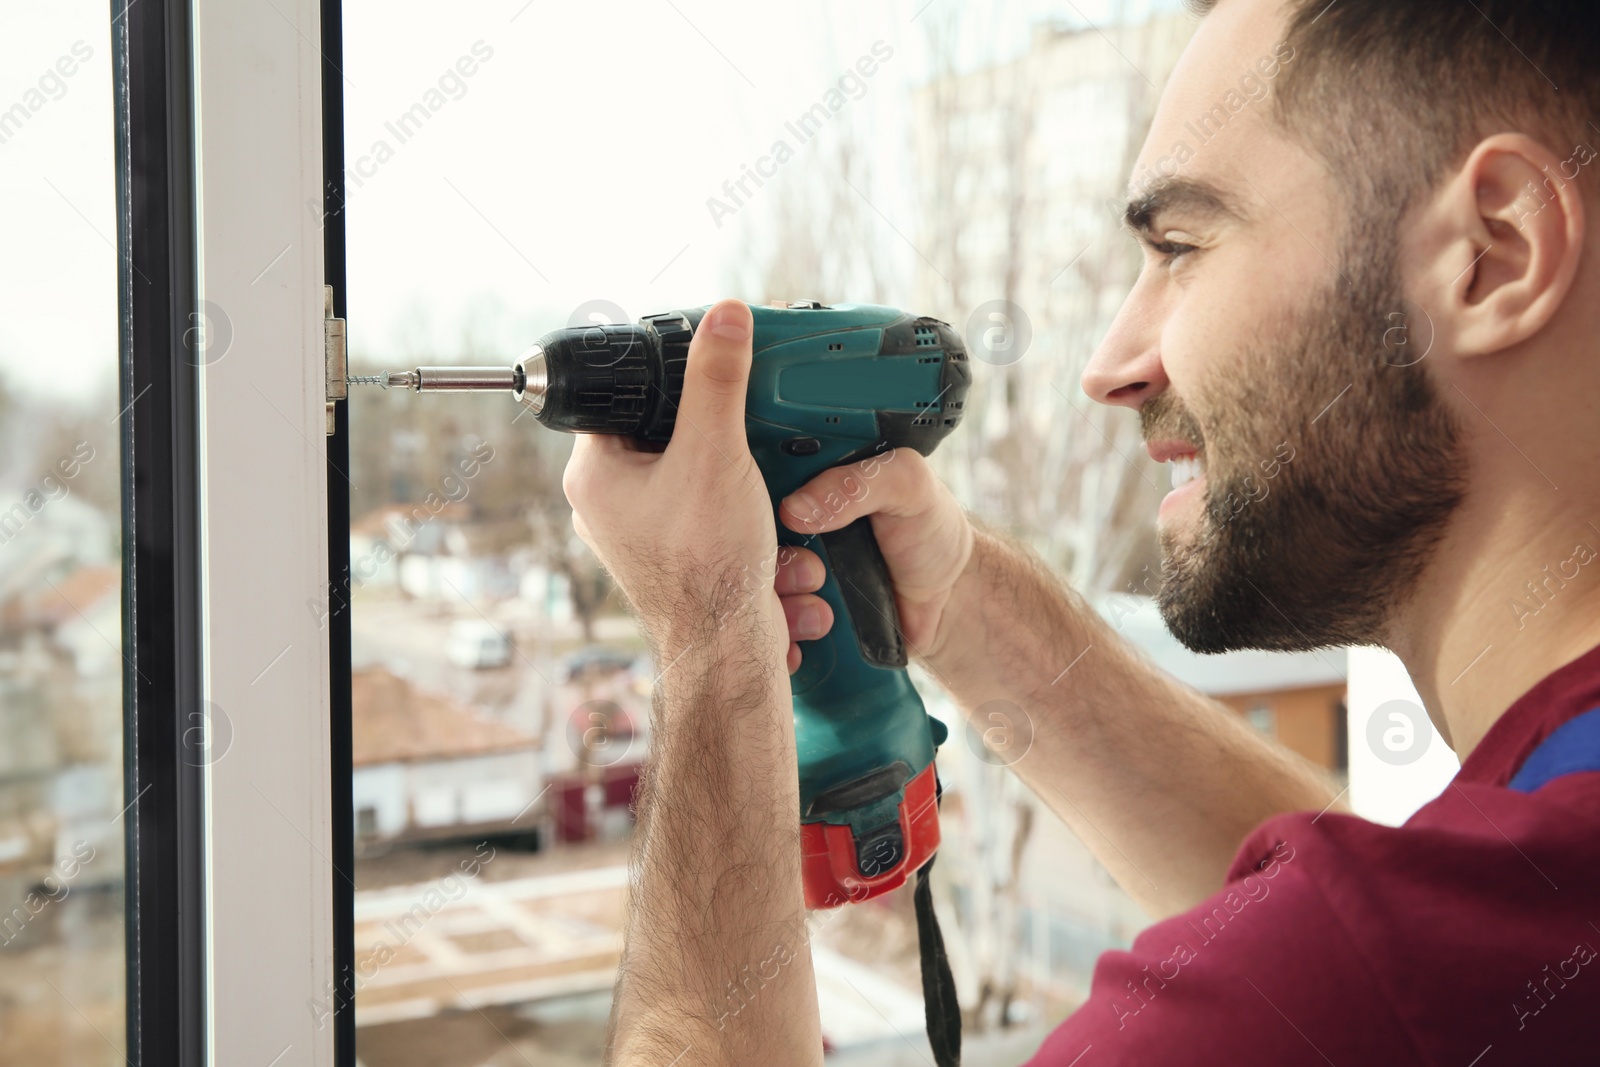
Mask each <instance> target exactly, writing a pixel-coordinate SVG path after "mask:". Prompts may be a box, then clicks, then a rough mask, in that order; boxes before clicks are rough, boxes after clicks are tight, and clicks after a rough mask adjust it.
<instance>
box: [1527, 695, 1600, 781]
mask: <svg viewBox="0 0 1600 1067" xmlns="http://www.w3.org/2000/svg"><path fill="white" fill-rule="evenodd" d="M1583 771H1600V708H1593V709H1591V710H1589V711H1586V712H1584V713H1583V714H1582V715H1579V716H1578V717H1577V718H1575V719H1568V720H1567V721H1566V722H1564V723H1562V724H1561V725H1560V726H1558V727H1556V729H1555V730H1554V731H1552V732H1551V734H1550V736H1549V737H1547V738H1545V739H1544V740H1543V741H1541V742H1540V743H1539V747H1538V748H1536V749H1534V750H1533V754H1532V755H1531V756H1529V757H1528V758H1527V759H1526V760H1525V761H1524V762H1523V764H1522V767H1521V769H1520V770H1518V771H1517V773H1516V776H1515V777H1513V778H1512V779H1511V783H1510V788H1512V789H1515V790H1517V791H1518V792H1519V793H1531V792H1533V791H1534V790H1535V789H1538V788H1539V787H1540V786H1542V785H1546V784H1548V783H1550V782H1552V781H1554V780H1555V779H1557V778H1560V777H1562V776H1563V775H1568V774H1579V773H1581V772H1583Z"/></svg>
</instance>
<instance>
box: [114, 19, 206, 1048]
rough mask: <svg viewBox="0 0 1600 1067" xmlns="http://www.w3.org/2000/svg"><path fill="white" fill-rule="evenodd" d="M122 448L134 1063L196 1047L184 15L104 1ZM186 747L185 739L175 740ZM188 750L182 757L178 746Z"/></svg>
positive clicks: (194, 566)
mask: <svg viewBox="0 0 1600 1067" xmlns="http://www.w3.org/2000/svg"><path fill="white" fill-rule="evenodd" d="M111 15H112V21H111V37H112V48H111V51H112V67H113V69H112V77H113V99H114V112H115V115H114V122H113V125H114V127H115V138H116V189H117V246H118V265H117V267H118V269H117V289H118V294H117V296H118V356H119V363H120V374H119V378H120V398H119V399H120V403H121V405H122V414H121V427H120V432H121V447H122V568H123V581H122V627H123V635H124V655H123V664H124V665H123V800H124V802H125V803H126V805H127V806H126V808H125V809H124V813H123V815H122V819H123V826H124V831H123V832H124V843H125V849H126V852H125V857H126V858H125V870H126V888H125V903H126V924H127V925H126V927H125V934H124V936H125V938H126V960H127V970H126V980H127V987H126V996H127V999H126V1009H125V1010H126V1022H127V1028H126V1034H127V1052H126V1057H127V1060H128V1062H129V1063H130V1064H131V1065H133V1067H203V1065H204V1063H205V1058H206V1035H207V1024H206V1011H207V1005H206V971H205V912H204V908H205V903H206V901H205V838H204V833H205V823H204V793H203V785H204V766H203V763H204V761H203V759H201V758H194V757H197V756H198V755H199V754H200V753H201V751H202V748H201V744H202V743H203V738H204V734H203V728H204V725H205V722H206V719H205V714H204V704H203V688H202V670H203V659H202V645H201V621H202V620H201V610H202V607H201V558H200V516H201V511H200V477H199V462H200V454H199V438H198V427H199V389H198V380H197V379H198V368H197V367H196V366H195V364H194V362H193V361H192V360H191V359H189V358H187V357H188V356H189V355H190V350H189V349H188V348H187V347H186V346H188V345H190V344H192V343H193V342H194V341H195V339H196V335H195V334H194V333H191V330H194V329H195V328H197V327H198V326H200V325H202V324H203V319H201V318H200V316H199V304H198V289H197V284H198V282H197V267H198V263H197V251H196V247H195V241H196V232H195V226H196V203H195V175H194V164H195V157H194V135H195V123H194V91H193V86H194V77H193V62H192V57H193V47H192V44H193V26H192V24H191V12H190V7H189V4H188V3H187V2H185V0H112V3H111ZM186 742H189V747H188V748H187V749H186V748H185V743H186ZM186 752H187V753H189V754H190V758H186Z"/></svg>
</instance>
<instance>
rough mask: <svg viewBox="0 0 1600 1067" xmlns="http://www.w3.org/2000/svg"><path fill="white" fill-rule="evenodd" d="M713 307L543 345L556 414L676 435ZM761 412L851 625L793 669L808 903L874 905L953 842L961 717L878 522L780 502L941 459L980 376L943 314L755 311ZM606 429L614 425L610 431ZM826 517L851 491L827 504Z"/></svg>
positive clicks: (841, 617)
mask: <svg viewBox="0 0 1600 1067" xmlns="http://www.w3.org/2000/svg"><path fill="white" fill-rule="evenodd" d="M706 310H707V309H706V308H695V309H692V310H685V311H676V312H667V313H665V314H661V315H651V316H647V317H646V318H644V319H643V320H641V321H640V322H639V323H638V324H632V325H620V326H610V325H604V326H595V327H575V328H570V329H567V330H560V331H556V332H554V333H552V334H548V335H546V337H545V338H543V339H541V342H540V347H541V349H542V354H543V358H544V366H545V375H546V377H547V380H548V387H547V393H546V396H545V398H544V402H543V404H542V406H541V409H540V410H539V413H538V417H539V419H540V421H541V422H544V423H546V425H549V426H552V427H553V428H556V429H565V430H575V431H578V432H586V431H587V432H595V431H599V432H625V433H632V434H634V435H635V436H638V437H640V438H642V439H647V440H654V441H664V440H667V439H669V438H670V436H671V433H672V430H673V428H674V422H675V415H676V410H677V399H678V396H679V395H680V393H681V389H682V381H683V366H684V362H685V360H686V359H687V352H688V342H689V338H690V337H691V336H692V334H693V331H694V329H695V328H696V327H697V326H698V325H699V321H700V317H701V316H702V315H703V314H704V313H705V311H706ZM751 311H752V313H753V315H754V320H755V335H754V339H753V347H754V362H753V365H752V369H751V375H750V387H749V392H748V395H747V399H746V409H745V419H746V429H747V433H748V440H749V445H750V451H751V454H752V455H753V456H754V457H755V461H756V464H757V466H758V467H759V468H760V470H761V474H762V477H763V479H764V480H765V482H766V487H767V492H768V495H769V496H770V498H771V501H772V506H773V509H774V517H775V519H776V524H777V530H778V541H779V543H780V544H786V545H804V546H805V547H807V548H809V549H811V550H812V551H814V552H816V553H817V555H818V556H820V557H821V558H822V561H823V562H824V564H825V565H826V566H827V580H826V582H825V583H824V584H823V586H822V588H821V590H820V591H819V595H820V596H821V597H822V598H823V599H824V600H825V601H827V603H828V606H829V607H831V608H832V609H833V616H834V625H833V627H832V629H831V630H830V632H829V633H828V634H827V635H826V636H824V637H823V638H821V639H820V640H817V641H805V642H802V643H801V646H800V647H801V651H802V655H803V659H802V662H801V666H800V668H799V670H798V671H797V672H796V673H795V674H794V675H793V677H792V681H791V686H792V691H793V696H794V726H795V742H796V747H797V750H798V756H799V775H800V815H801V822H802V843H803V849H804V852H805V858H804V868H803V869H804V879H805V887H806V898H807V904H808V906H810V907H827V906H832V905H835V904H840V903H845V902H847V901H849V900H861V899H865V898H866V897H870V896H873V895H875V894H876V893H879V892H883V891H885V890H887V889H891V888H894V887H895V886H897V885H899V884H901V883H903V882H904V881H905V879H906V877H907V876H908V875H909V874H910V873H912V872H914V871H915V869H916V868H918V867H920V866H921V865H922V864H923V863H925V862H926V861H927V860H928V859H929V858H931V856H932V854H933V851H934V849H935V848H936V847H937V844H938V821H937V809H936V805H935V800H936V784H935V781H934V771H933V757H934V750H935V748H936V747H937V746H938V745H939V744H940V743H942V742H943V741H944V739H945V733H946V731H945V727H944V726H943V724H942V723H940V722H939V721H938V720H937V719H934V718H932V717H931V716H929V715H928V714H927V712H926V710H925V709H924V707H923V703H922V700H921V698H920V697H919V696H918V694H917V691H916V689H915V688H914V687H913V686H912V684H911V680H910V678H909V677H908V675H907V673H906V663H907V649H906V647H905V642H904V638H903V636H902V635H901V632H900V627H899V619H898V613H897V611H896V607H895V601H894V594H893V587H892V585H891V584H890V581H889V576H888V571H887V568H886V567H885V565H884V561H883V557H882V555H881V553H880V552H879V551H878V546H877V542H876V540H874V538H873V536H872V530H871V526H870V522H869V520H866V519H862V520H858V521H857V522H855V523H853V524H851V525H849V526H846V527H844V528H843V529H840V530H831V531H828V532H824V533H821V534H814V533H802V532H796V531H793V530H790V529H789V528H788V527H787V526H786V525H785V524H784V521H783V519H782V518H781V517H778V516H777V514H776V511H777V507H778V504H779V502H780V501H782V500H783V499H784V498H785V497H787V496H788V495H789V494H790V493H792V492H794V491H795V490H797V489H799V488H800V487H802V486H803V485H805V484H806V483H807V482H809V481H810V480H811V479H812V478H814V477H815V476H817V475H818V474H821V473H822V472H823V471H825V470H828V469H829V468H832V467H837V466H841V465H844V464H855V465H856V469H855V470H854V471H853V472H852V480H851V481H850V482H848V483H847V486H846V489H847V493H848V494H849V495H850V496H853V497H859V496H861V495H864V494H870V493H871V492H872V483H873V478H874V477H875V476H876V474H877V472H878V471H879V470H880V469H881V468H882V466H883V465H885V464H889V463H893V462H894V456H893V450H894V449H896V448H914V449H916V450H917V451H919V452H921V453H923V454H924V455H926V454H928V453H929V452H931V451H932V450H933V449H934V447H935V446H936V445H937V444H938V443H939V441H940V440H942V439H943V438H944V437H945V436H946V435H947V434H948V433H949V432H950V431H951V430H952V429H954V427H955V426H956V425H957V423H958V422H959V421H960V418H961V414H962V409H963V406H964V405H965V402H966V394H967V387H968V384H969V382H970V377H971V371H970V367H969V365H968V361H967V354H966V349H965V345H964V344H963V343H962V339H961V337H960V335H959V334H958V333H956V332H955V331H954V330H953V329H951V328H950V327H949V326H948V325H946V324H945V323H943V322H939V321H938V320H935V319H929V318H916V317H914V316H911V315H907V314H906V313H904V312H901V311H898V310H896V309H894V308H888V307H879V306H874V305H868V304H840V305H832V306H824V305H819V304H814V303H809V302H808V303H802V304H793V305H789V306H785V307H758V306H753V307H752V308H751ZM597 422H601V423H604V424H603V425H597V424H596V423H597ZM817 504H818V511H819V514H817V515H816V516H815V518H817V519H824V518H829V517H831V516H832V515H833V514H834V513H836V512H837V510H838V508H839V506H840V505H841V501H839V500H836V499H829V500H821V501H817Z"/></svg>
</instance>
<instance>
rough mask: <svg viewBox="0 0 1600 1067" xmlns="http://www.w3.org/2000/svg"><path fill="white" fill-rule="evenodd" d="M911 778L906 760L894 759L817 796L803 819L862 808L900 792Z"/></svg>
mask: <svg viewBox="0 0 1600 1067" xmlns="http://www.w3.org/2000/svg"><path fill="white" fill-rule="evenodd" d="M911 778H912V775H911V767H910V765H909V764H907V763H906V762H905V760H895V761H894V762H893V763H891V764H889V765H888V766H887V767H879V768H878V769H877V770H875V771H871V772H869V773H867V774H863V775H862V776H861V777H860V778H852V779H851V780H850V781H848V782H845V783H844V784H843V785H836V786H834V787H833V788H832V789H825V790H823V791H822V792H820V793H818V794H817V795H816V796H815V797H813V798H812V800H811V803H810V805H808V806H807V807H806V815H805V817H806V818H808V819H810V818H814V817H816V816H818V815H831V814H834V813H835V812H841V811H854V810H855V809H856V808H864V807H866V806H867V805H868V804H871V803H872V802H873V801H876V800H882V799H883V798H884V797H886V796H889V795H891V794H893V793H897V792H899V791H900V789H901V788H902V787H903V786H904V785H905V784H906V783H907V782H909V781H911Z"/></svg>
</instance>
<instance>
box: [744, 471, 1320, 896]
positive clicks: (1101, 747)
mask: <svg viewBox="0 0 1600 1067" xmlns="http://www.w3.org/2000/svg"><path fill="white" fill-rule="evenodd" d="M862 516H867V517H869V518H870V520H871V522H872V531H873V533H874V534H875V535H876V536H877V539H878V547H879V548H880V549H881V550H882V551H883V558H884V561H885V562H886V563H887V564H888V567H889V577H890V580H891V581H892V582H893V583H894V589H895V603H896V605H897V607H898V608H899V610H900V625H901V631H902V633H903V634H904V635H905V639H906V644H907V645H908V646H909V648H910V650H911V652H912V654H913V655H915V656H916V657H917V658H918V659H919V660H920V661H921V662H922V663H923V664H924V665H925V666H927V667H928V668H929V669H930V671H931V672H932V673H933V675H934V676H935V678H936V679H937V681H938V682H939V684H940V685H941V686H942V687H943V688H944V689H945V690H946V691H948V693H949V695H950V697H951V698H952V699H953V700H954V701H955V703H956V704H957V705H958V706H960V707H961V709H962V710H963V711H964V712H965V714H966V715H967V716H974V715H980V714H981V715H982V716H983V721H981V722H979V721H975V720H969V728H968V729H967V730H966V731H965V738H966V742H967V743H968V744H969V745H981V744H982V743H983V742H982V741H981V740H979V739H980V738H981V737H983V736H987V730H988V728H989V726H990V725H991V723H992V722H993V721H994V720H995V718H996V716H997V715H998V716H999V718H1000V719H1001V720H1003V721H1004V722H1005V723H1006V724H1007V727H1008V728H1007V736H1008V737H1015V739H1016V740H1017V741H1018V746H1017V747H1015V748H1008V749H1007V750H1006V751H1005V752H1002V753H995V754H992V755H989V756H988V757H987V759H988V761H990V762H1002V763H1005V764H1006V765H1008V766H1009V767H1010V768H1011V770H1012V771H1013V772H1014V773H1016V775H1017V776H1018V777H1019V778H1021V779H1022V781H1023V782H1024V783H1026V784H1027V785H1028V787H1029V788H1030V789H1032V790H1033V791H1034V793H1035V794H1036V795H1037V796H1038V797H1039V799H1040V800H1041V801H1043V802H1044V803H1045V804H1047V805H1049V807H1050V808H1051V809H1052V810H1053V811H1054V812H1055V813H1056V814H1057V815H1058V816H1060V818H1061V819H1062V820H1063V821H1064V822H1065V823H1066V824H1067V825H1068V826H1069V827H1071V828H1072V830H1073V832H1074V833H1076V834H1077V835H1078V837H1079V838H1080V839H1081V840H1082V841H1083V842H1084V843H1085V844H1086V845H1087V846H1088V847H1089V848H1090V849H1091V850H1092V851H1093V852H1094V854H1095V855H1096V856H1097V857H1098V858H1099V859H1100V861H1101V862H1102V863H1103V864H1105V866H1106V868H1107V869H1108V870H1110V871H1111V873H1112V875H1113V876H1115V877H1116V879H1117V881H1118V882H1120V883H1121V884H1122V886H1123V888H1124V889H1126V890H1127V891H1128V892H1129V893H1130V894H1131V895H1132V896H1133V898H1134V899H1135V900H1137V901H1138V902H1139V903H1140V904H1142V905H1143V906H1144V907H1145V908H1146V909H1148V910H1149V912H1150V913H1151V915H1154V916H1163V915H1172V914H1176V913H1178V912H1180V911H1183V910H1185V909H1187V908H1190V907H1193V906H1194V905H1195V904H1196V903H1198V902H1199V901H1201V900H1204V899H1205V898H1206V897H1208V896H1210V895H1211V894H1212V893H1214V892H1216V890H1217V889H1218V888H1219V887H1220V886H1221V885H1222V880H1223V876H1224V874H1225V873H1226V872H1227V870H1228V867H1229V864H1230V863H1231V862H1232V860H1233V856H1234V853H1235V851H1236V850H1237V849H1238V847H1239V842H1240V841H1241V840H1243V838H1244V836H1245V835H1246V834H1247V833H1249V831H1250V830H1252V829H1253V828H1254V827H1255V826H1256V825H1258V824H1259V823H1260V822H1261V820H1263V819H1265V818H1267V817H1269V816H1271V815H1275V814H1278V813H1279V812H1284V811H1297V810H1302V811H1303V810H1309V811H1317V810H1319V809H1322V810H1326V808H1328V807H1329V806H1331V805H1333V804H1334V803H1335V802H1336V801H1337V800H1338V795H1337V794H1336V791H1335V788H1334V785H1333V783H1331V782H1330V780H1329V779H1328V777H1327V775H1326V774H1325V773H1323V772H1321V771H1320V770H1318V769H1317V768H1315V767H1313V766H1312V765H1311V764H1309V763H1307V762H1306V761H1305V760H1303V759H1301V758H1299V757H1298V756H1295V755H1294V754H1292V753H1290V752H1289V751H1288V750H1286V749H1284V748H1281V747H1279V746H1277V745H1275V744H1273V743H1272V742H1270V741H1268V740H1267V739H1265V738H1263V737H1262V736H1261V735H1260V734H1259V733H1258V732H1257V731H1256V730H1254V729H1252V728H1251V727H1250V726H1249V725H1248V724H1246V723H1245V722H1244V720H1243V719H1242V718H1241V717H1240V716H1239V715H1236V714H1235V713H1234V712H1232V711H1231V710H1229V709H1228V708H1226V707H1224V706H1223V705H1221V704H1219V703H1218V702H1216V701H1214V700H1211V699H1210V698H1208V697H1206V696H1204V695H1202V694H1200V693H1198V692H1196V691H1194V690H1193V689H1191V688H1189V687H1188V686H1186V685H1183V684H1182V683H1180V682H1178V681H1177V680H1176V679H1174V678H1173V677H1171V676H1170V675H1168V674H1166V673H1164V672H1162V671H1160V670H1157V669H1156V668H1154V667H1153V666H1152V665H1151V664H1150V663H1149V662H1148V661H1147V660H1146V659H1145V658H1144V657H1143V656H1142V655H1141V654H1140V653H1139V652H1138V651H1137V650H1136V649H1135V648H1134V647H1133V646H1132V645H1131V644H1129V643H1128V641H1127V640H1125V639H1124V638H1123V636H1122V635H1121V634H1120V633H1119V632H1118V629H1119V627H1117V626H1115V625H1113V624H1111V623H1109V622H1108V621H1107V620H1105V619H1103V618H1101V617H1100V615H1099V613H1098V612H1096V611H1095V609H1094V608H1093V606H1092V605H1091V604H1090V603H1089V602H1088V601H1087V600H1086V599H1085V598H1084V597H1082V596H1080V595H1078V594H1077V593H1075V592H1073V591H1072V590H1071V589H1069V588H1068V587H1067V586H1066V584H1065V583H1064V582H1063V581H1062V579H1061V577H1060V575H1059V574H1056V573H1055V572H1053V571H1052V570H1051V568H1049V567H1048V566H1046V565H1045V563H1044V562H1043V561H1042V560H1040V559H1039V558H1038V557H1037V556H1036V555H1034V554H1033V553H1032V552H1030V551H1029V550H1028V549H1027V548H1025V547H1024V546H1022V545H1021V544H1018V543H1014V542H1012V541H1010V540H1009V539H1007V538H1005V537H1002V536H999V535H997V534H995V533H994V532H992V531H989V530H986V529H982V528H980V527H975V526H974V524H973V523H972V521H971V520H969V518H968V517H967V515H966V513H965V512H964V511H963V510H962V508H961V505H960V504H959V503H957V501H956V498H955V497H954V496H953V495H952V494H951V492H950V490H949V489H947V488H946V487H945V486H944V485H943V484H942V483H941V482H940V481H939V480H938V478H936V477H934V474H933V471H932V470H931V469H930V468H929V466H928V463H927V461H926V460H925V459H923V457H922V456H921V455H919V454H918V453H917V452H915V451H913V450H911V449H905V448H902V449H898V450H896V451H894V452H890V453H887V454H885V455H883V456H875V457H872V458H870V459H867V460H863V461H861V462H860V463H856V464H852V465H850V466H846V467H837V468H835V469H833V470H830V471H827V472H826V473H824V474H821V475H818V476H817V477H816V478H815V479H813V480H812V481H811V482H810V483H808V484H807V485H805V486H804V487H802V488H801V490H800V491H799V492H797V493H795V494H793V495H791V496H789V497H788V498H786V499H785V500H784V501H783V504H782V506H781V507H780V509H779V519H780V521H782V522H783V524H784V525H785V526H787V527H789V528H790V529H793V530H795V531H798V532H800V533H823V532H826V531H829V530H837V529H840V528H841V527H843V526H847V525H849V524H850V523H852V522H854V521H856V520H857V519H860V518H861V517H862ZM822 580H823V574H822V568H821V566H820V563H819V560H818V557H817V555H816V554H815V553H813V552H809V551H807V550H805V549H798V550H796V551H795V552H794V553H792V554H790V553H787V552H782V553H779V565H778V571H777V573H776V575H775V576H774V585H775V587H776V590H777V593H778V595H779V597H780V598H781V599H782V601H783V609H784V617H785V621H786V622H787V623H788V626H789V636H790V638H791V640H790V644H789V658H788V666H789V670H790V671H791V672H793V671H794V670H795V669H796V668H797V667H798V666H799V664H800V648H799V646H798V645H797V644H796V643H795V641H796V640H814V639H815V638H817V637H820V636H822V634H824V633H826V632H827V630H828V628H829V627H830V626H831V625H832V622H833V617H832V613H831V612H830V611H829V610H828V606H827V604H826V603H824V602H823V600H822V599H821V598H820V597H818V596H816V595H815V591H816V590H817V589H818V588H820V587H821V585H822ZM1144 610H1154V609H1153V608H1148V607H1147V608H1145V609H1144ZM813 611H814V612H815V613H816V617H817V620H818V622H817V625H813V626H812V627H810V628H807V626H806V625H805V624H804V623H805V616H807V615H808V614H809V613H811V612H813ZM984 709H988V710H987V711H985V710H984ZM996 709H999V710H998V711H996ZM979 756H980V758H984V754H983V753H979ZM1130 798H1137V803H1133V802H1130Z"/></svg>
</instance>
